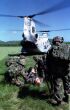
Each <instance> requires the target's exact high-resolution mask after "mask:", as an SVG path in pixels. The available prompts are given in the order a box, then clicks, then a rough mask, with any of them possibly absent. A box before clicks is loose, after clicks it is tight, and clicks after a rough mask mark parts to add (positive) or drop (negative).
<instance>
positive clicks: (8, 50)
mask: <svg viewBox="0 0 70 110" xmlns="http://www.w3.org/2000/svg"><path fill="white" fill-rule="evenodd" d="M20 51H21V47H0V60H2V59H4V58H5V57H6V56H7V55H8V54H12V53H19V52H20Z"/></svg>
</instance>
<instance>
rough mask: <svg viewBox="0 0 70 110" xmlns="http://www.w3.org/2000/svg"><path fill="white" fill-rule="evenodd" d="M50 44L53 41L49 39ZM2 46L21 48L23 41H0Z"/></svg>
mask: <svg viewBox="0 0 70 110" xmlns="http://www.w3.org/2000/svg"><path fill="white" fill-rule="evenodd" d="M49 41H50V43H52V39H49ZM65 43H67V44H70V42H65ZM0 46H21V41H7V42H4V41H0Z"/></svg>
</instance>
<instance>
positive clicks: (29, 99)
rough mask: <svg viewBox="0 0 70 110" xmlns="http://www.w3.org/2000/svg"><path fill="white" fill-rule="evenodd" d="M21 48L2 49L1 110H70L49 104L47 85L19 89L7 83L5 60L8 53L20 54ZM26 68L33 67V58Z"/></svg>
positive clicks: (29, 60) (0, 67) (0, 74)
mask: <svg viewBox="0 0 70 110" xmlns="http://www.w3.org/2000/svg"><path fill="white" fill-rule="evenodd" d="M19 51H20V47H0V52H1V53H0V110H69V109H68V105H67V104H66V105H60V106H52V105H51V104H49V103H48V102H47V96H44V95H42V94H43V93H46V94H48V93H49V92H48V88H47V84H44V86H42V87H36V86H33V85H30V86H29V87H26V88H18V87H16V86H14V85H10V84H7V83H5V81H4V73H5V71H6V66H5V60H6V57H7V55H8V53H14V52H19ZM26 61H27V62H26V63H27V64H26V67H27V68H28V67H29V66H30V65H33V64H34V63H33V60H32V57H28V58H27V60H26Z"/></svg>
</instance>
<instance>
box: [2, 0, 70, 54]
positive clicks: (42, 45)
mask: <svg viewBox="0 0 70 110" xmlns="http://www.w3.org/2000/svg"><path fill="white" fill-rule="evenodd" d="M69 3H70V2H69V0H65V1H64V0H62V1H61V2H60V3H58V4H56V5H54V6H52V7H50V8H49V9H45V10H44V11H41V12H38V13H36V14H32V15H28V16H13V15H5V14H0V17H19V18H22V19H24V32H23V34H22V37H23V40H22V41H21V46H22V49H21V53H22V54H44V53H47V52H48V50H49V49H50V48H51V44H50V42H49V39H48V32H50V30H49V31H48V30H47V31H40V32H43V34H42V35H39V34H37V32H36V26H35V22H36V20H34V19H33V18H34V17H35V16H39V15H43V14H48V13H51V12H54V11H59V10H61V9H64V8H68V7H70V5H69ZM60 30H70V29H60ZM60 30H51V31H60Z"/></svg>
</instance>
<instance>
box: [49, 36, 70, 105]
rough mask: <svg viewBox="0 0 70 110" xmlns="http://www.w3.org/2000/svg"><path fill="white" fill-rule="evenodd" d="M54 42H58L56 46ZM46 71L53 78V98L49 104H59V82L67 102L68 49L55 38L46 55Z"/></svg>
mask: <svg viewBox="0 0 70 110" xmlns="http://www.w3.org/2000/svg"><path fill="white" fill-rule="evenodd" d="M56 42H59V44H58V45H57V44H56ZM47 60H48V69H49V71H50V75H51V76H52V77H53V78H52V80H53V87H54V88H53V90H54V93H53V97H52V99H54V100H55V101H54V100H51V103H53V104H57V103H61V101H62V97H61V94H60V91H61V80H62V82H63V88H64V96H65V97H64V99H65V101H67V102H68V94H70V48H69V46H68V45H67V44H64V43H62V42H61V38H60V37H58V36H57V37H55V42H53V46H52V48H51V50H50V51H49V53H48V55H47Z"/></svg>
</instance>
